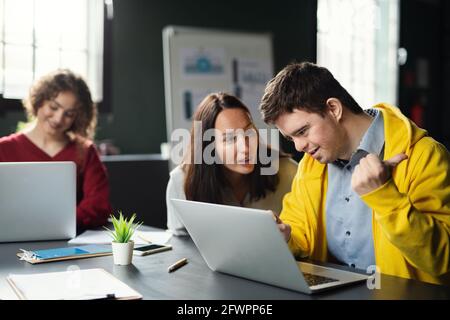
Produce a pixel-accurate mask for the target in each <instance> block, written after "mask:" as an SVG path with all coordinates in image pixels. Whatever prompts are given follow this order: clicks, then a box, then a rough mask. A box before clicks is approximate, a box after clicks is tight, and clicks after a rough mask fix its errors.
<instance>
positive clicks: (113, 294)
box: [6, 269, 142, 300]
mask: <svg viewBox="0 0 450 320" xmlns="http://www.w3.org/2000/svg"><path fill="white" fill-rule="evenodd" d="M6 280H7V282H8V283H9V285H10V286H11V287H12V289H13V290H14V293H15V294H16V295H17V297H18V298H19V299H20V300H98V299H115V300H134V299H142V295H141V294H140V293H139V292H137V291H135V290H134V289H132V288H130V287H129V286H128V285H127V284H125V283H123V282H122V281H120V280H119V279H117V278H116V277H114V276H113V275H112V274H110V273H109V272H107V271H106V270H104V269H85V270H79V269H77V270H73V271H62V272H50V273H37V274H10V275H9V276H8V277H7V278H6Z"/></svg>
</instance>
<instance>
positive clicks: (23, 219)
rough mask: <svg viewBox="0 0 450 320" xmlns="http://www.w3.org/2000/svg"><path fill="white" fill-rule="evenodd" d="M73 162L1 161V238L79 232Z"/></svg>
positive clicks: (38, 237) (55, 236)
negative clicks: (77, 227)
mask: <svg viewBox="0 0 450 320" xmlns="http://www.w3.org/2000/svg"><path fill="white" fill-rule="evenodd" d="M76 205H77V204H76V166H75V163H73V162H0V242H15V241H37V240H59V239H69V238H73V237H75V236H76Z"/></svg>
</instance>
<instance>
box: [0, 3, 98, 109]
mask: <svg viewBox="0 0 450 320" xmlns="http://www.w3.org/2000/svg"><path fill="white" fill-rule="evenodd" d="M103 5H104V4H103V0H0V94H1V95H3V97H4V98H6V99H22V98H24V97H25V96H26V95H27V93H28V90H29V88H30V86H31V84H32V83H33V81H34V80H36V79H38V78H39V77H41V76H42V75H44V74H46V73H48V72H49V71H52V70H55V69H57V68H69V69H71V70H72V71H74V72H75V73H78V74H80V75H82V76H83V77H84V78H85V79H86V81H87V83H88V85H89V87H90V89H91V92H92V95H93V99H94V101H97V102H98V101H101V100H102V92H103V88H102V81H103V25H104V24H103V10H104V8H103Z"/></svg>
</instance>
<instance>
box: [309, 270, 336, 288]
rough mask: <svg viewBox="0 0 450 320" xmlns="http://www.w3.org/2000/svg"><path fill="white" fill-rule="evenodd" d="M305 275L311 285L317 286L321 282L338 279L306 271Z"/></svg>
mask: <svg viewBox="0 0 450 320" xmlns="http://www.w3.org/2000/svg"><path fill="white" fill-rule="evenodd" d="M303 276H304V277H305V280H306V283H307V284H308V285H309V286H310V287H312V286H317V285H319V284H324V283H330V282H336V281H338V280H337V279H333V278H327V277H322V276H318V275H315V274H311V273H306V272H304V273H303Z"/></svg>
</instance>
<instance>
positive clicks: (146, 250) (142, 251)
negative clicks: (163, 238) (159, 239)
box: [133, 244, 172, 256]
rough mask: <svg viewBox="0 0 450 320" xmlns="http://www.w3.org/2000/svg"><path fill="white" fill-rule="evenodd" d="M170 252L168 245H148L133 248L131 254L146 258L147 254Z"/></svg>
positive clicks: (170, 247) (170, 248)
mask: <svg viewBox="0 0 450 320" xmlns="http://www.w3.org/2000/svg"><path fill="white" fill-rule="evenodd" d="M166 250H172V246H171V245H170V244H149V245H146V246H143V247H138V248H134V250H133V254H134V255H137V256H146V255H148V254H152V253H157V252H162V251H166Z"/></svg>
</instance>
